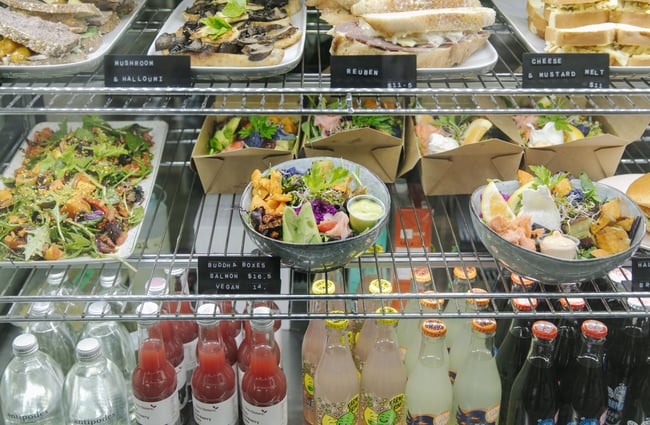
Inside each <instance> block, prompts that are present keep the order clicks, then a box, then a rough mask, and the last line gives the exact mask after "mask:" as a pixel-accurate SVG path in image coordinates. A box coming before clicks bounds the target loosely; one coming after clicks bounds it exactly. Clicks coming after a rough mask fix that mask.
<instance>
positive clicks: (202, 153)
mask: <svg viewBox="0 0 650 425" xmlns="http://www.w3.org/2000/svg"><path fill="white" fill-rule="evenodd" d="M269 115H273V114H269ZM231 116H232V115H230V116H208V117H206V118H205V121H204V122H203V126H202V127H201V132H200V133H199V137H198V139H197V140H196V143H195V144H194V149H193V150H192V158H191V163H190V165H191V168H192V169H193V170H194V171H196V172H197V173H198V175H199V179H200V180H201V185H202V186H203V191H204V192H205V193H241V192H243V190H244V188H245V187H246V185H247V184H248V183H249V182H250V179H251V174H252V172H253V171H254V170H255V169H260V170H264V169H267V168H269V167H270V166H272V165H276V164H279V163H281V162H284V161H288V160H291V159H294V158H295V157H296V155H297V152H298V149H299V145H300V117H299V116H292V117H291V118H292V119H293V121H294V122H295V123H296V126H297V127H298V134H297V135H296V142H295V143H294V146H293V149H292V150H291V151H285V150H275V149H264V148H245V149H240V150H234V151H229V152H219V153H216V154H209V153H208V140H209V139H210V137H212V135H213V134H214V132H215V131H216V130H217V129H218V128H220V127H221V126H222V125H223V123H224V122H225V121H226V119H228V118H230V117H231ZM278 116H279V117H280V118H284V117H285V116H282V115H278Z"/></svg>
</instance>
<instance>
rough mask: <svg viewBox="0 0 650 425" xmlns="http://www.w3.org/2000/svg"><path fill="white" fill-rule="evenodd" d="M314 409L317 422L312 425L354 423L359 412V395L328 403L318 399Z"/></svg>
mask: <svg viewBox="0 0 650 425" xmlns="http://www.w3.org/2000/svg"><path fill="white" fill-rule="evenodd" d="M317 406H318V409H317V411H316V418H317V422H316V423H315V424H314V425H330V424H331V425H356V423H357V413H358V412H359V395H358V394H357V395H356V396H354V397H352V399H351V400H350V401H347V402H339V403H330V402H329V401H327V400H322V399H319V403H318V404H317Z"/></svg>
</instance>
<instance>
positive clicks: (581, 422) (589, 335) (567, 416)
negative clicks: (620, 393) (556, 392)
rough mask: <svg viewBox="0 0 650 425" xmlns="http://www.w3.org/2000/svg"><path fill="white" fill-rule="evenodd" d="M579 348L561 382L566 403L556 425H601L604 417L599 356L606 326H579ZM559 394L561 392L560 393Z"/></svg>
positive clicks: (588, 322) (604, 384)
mask: <svg viewBox="0 0 650 425" xmlns="http://www.w3.org/2000/svg"><path fill="white" fill-rule="evenodd" d="M580 330H581V332H582V344H581V346H580V352H579V353H578V357H577V358H576V362H575V364H574V366H573V367H572V369H570V370H569V373H568V374H567V376H566V377H565V378H566V379H563V380H562V382H561V386H565V387H566V386H568V388H569V390H568V391H566V392H568V393H569V394H570V397H569V402H568V403H565V404H564V405H563V406H561V407H560V413H559V416H558V422H557V423H558V424H559V425H602V424H604V423H605V416H606V413H607V382H606V381H605V370H604V368H603V352H604V345H605V339H606V337H607V326H605V324H604V323H603V322H600V321H598V320H585V321H584V322H582V325H581V326H580ZM560 391H561V392H562V389H561V390H560Z"/></svg>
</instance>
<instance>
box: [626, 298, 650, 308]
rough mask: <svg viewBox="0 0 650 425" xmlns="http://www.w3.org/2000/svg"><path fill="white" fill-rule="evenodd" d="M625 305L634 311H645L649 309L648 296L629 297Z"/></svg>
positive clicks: (649, 300) (649, 299)
mask: <svg viewBox="0 0 650 425" xmlns="http://www.w3.org/2000/svg"><path fill="white" fill-rule="evenodd" d="M627 305H628V306H630V308H631V309H632V310H634V311H646V310H649V309H650V298H638V297H630V298H628V299H627Z"/></svg>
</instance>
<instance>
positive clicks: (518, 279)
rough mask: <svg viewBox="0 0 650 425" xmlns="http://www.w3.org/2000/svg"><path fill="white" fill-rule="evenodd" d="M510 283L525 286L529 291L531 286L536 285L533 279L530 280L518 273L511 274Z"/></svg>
mask: <svg viewBox="0 0 650 425" xmlns="http://www.w3.org/2000/svg"><path fill="white" fill-rule="evenodd" d="M510 281H511V282H512V283H514V284H515V285H520V286H524V287H526V289H528V288H529V287H530V286H532V285H534V284H535V281H534V280H533V279H530V278H528V277H523V276H521V275H519V274H517V273H511V274H510Z"/></svg>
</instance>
